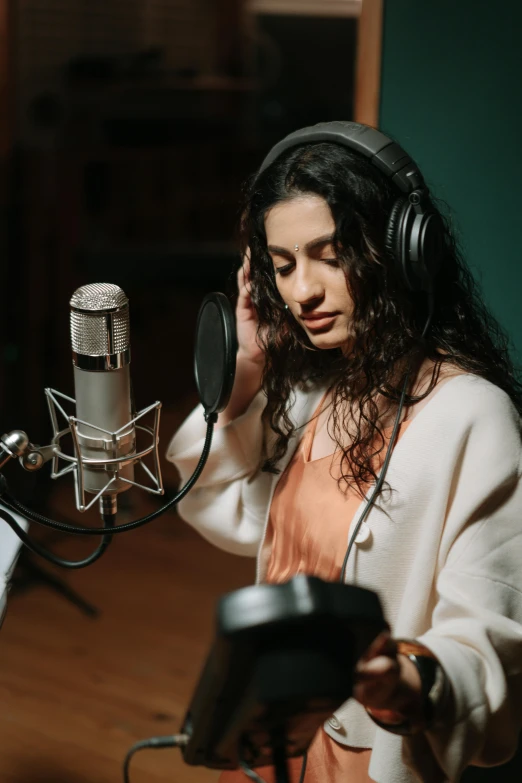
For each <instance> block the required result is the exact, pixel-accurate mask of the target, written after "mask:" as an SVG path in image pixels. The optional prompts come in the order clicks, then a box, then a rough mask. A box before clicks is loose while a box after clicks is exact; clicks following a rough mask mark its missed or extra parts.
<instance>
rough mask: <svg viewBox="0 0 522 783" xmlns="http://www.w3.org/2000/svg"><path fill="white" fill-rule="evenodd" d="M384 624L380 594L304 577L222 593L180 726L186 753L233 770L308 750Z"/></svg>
mask: <svg viewBox="0 0 522 783" xmlns="http://www.w3.org/2000/svg"><path fill="white" fill-rule="evenodd" d="M387 627H388V626H387V624H386V621H385V619H384V615H383V612H382V608H381V604H380V601H379V598H378V596H377V595H376V594H375V593H373V592H371V591H369V590H365V589H363V588H360V587H355V586H353V585H346V584H340V583H338V582H335V583H333V582H324V581H322V580H321V579H319V578H317V577H308V576H305V575H303V574H300V575H298V576H296V577H294V578H293V579H291V580H290V581H289V582H287V583H285V584H279V585H266V584H264V585H255V586H253V587H246V588H243V589H241V590H237V591H235V592H233V593H230V594H229V595H226V596H224V597H223V598H221V599H220V601H219V603H218V609H217V628H216V637H215V641H214V643H213V646H212V648H211V650H210V653H209V655H208V658H207V661H206V663H205V665H204V668H203V671H202V674H201V677H200V680H199V683H198V685H197V687H196V690H195V692H194V695H193V698H192V701H191V703H190V706H189V709H188V711H187V714H186V716H185V719H184V722H183V725H182V727H181V733H182V734H183V735H186V736H187V742H186V745H185V746H184V747H183V748H182V753H183V757H184V760H185V761H186V762H187V763H188V764H193V765H203V766H206V767H211V768H215V769H235V768H236V767H238V766H239V765H240V763H244V764H246V765H247V766H248V767H256V766H263V765H268V764H273V763H274V762H275V759H276V757H277V756H278V757H279V758H280V759H281V760H282V762H281V763H285V762H284V760H285V759H286V758H290V757H295V756H302V755H303V754H304V753H305V752H306V750H307V748H308V746H309V745H310V743H311V741H312V739H313V737H314V735H315V734H316V732H317V730H318V728H319V727H320V726H321V725H322V724H323V722H324V721H325V720H327V719H328V718H329V717H331V715H332V713H333V712H334V711H335V710H336V709H338V708H339V707H340V706H341V705H342V704H343V703H344V702H345V701H347V700H348V699H349V698H350V696H351V694H352V687H353V671H354V667H355V664H356V662H357V660H358V659H359V658H360V656H361V655H362V654H363V652H364V651H365V650H366V649H367V648H368V646H369V645H370V644H371V642H372V641H373V639H374V638H375V637H376V636H377V635H378V634H379V633H380V632H381V631H383V630H384V629H386V628H387Z"/></svg>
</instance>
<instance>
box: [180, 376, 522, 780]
mask: <svg viewBox="0 0 522 783" xmlns="http://www.w3.org/2000/svg"><path fill="white" fill-rule="evenodd" d="M323 393H324V390H322V389H321V390H318V391H314V392H309V393H303V392H296V393H295V404H294V405H293V408H292V416H293V419H294V421H295V423H296V425H297V426H298V427H301V429H299V430H298V431H297V432H296V434H295V435H294V438H293V440H292V441H291V443H290V447H289V449H288V451H287V453H286V455H285V457H284V459H283V460H282V461H281V464H280V468H281V470H283V469H284V467H285V466H286V465H287V464H288V462H289V460H290V458H291V456H292V454H293V453H294V451H295V448H296V445H297V442H298V439H299V437H300V436H301V435H302V432H303V428H302V425H304V424H305V423H306V422H307V421H308V420H309V419H310V416H311V415H312V414H313V412H314V410H315V409H316V407H317V405H318V404H319V401H320V399H321V396H322V394H323ZM264 403H265V400H264V397H263V395H262V394H261V393H260V394H259V395H258V396H257V397H256V398H255V400H254V401H253V403H252V404H251V406H250V407H249V409H248V410H247V411H246V413H244V414H243V415H242V416H240V417H238V418H237V419H236V420H235V421H233V422H231V423H230V424H228V425H227V426H226V427H224V428H222V429H218V430H217V431H216V433H215V435H214V442H213V445H212V449H211V453H210V457H209V460H208V463H207V465H206V467H205V470H204V471H203V474H202V476H201V477H200V479H199V481H198V483H197V484H196V486H195V488H194V489H193V490H192V491H191V492H190V493H189V494H188V495H187V497H186V498H185V499H184V500H183V501H182V503H181V504H180V507H179V511H180V514H181V516H182V517H183V519H185V520H186V521H187V522H189V523H190V524H191V525H193V526H194V527H195V528H196V529H197V530H198V531H199V532H200V533H201V534H202V535H203V536H204V537H205V538H206V539H208V540H209V541H210V542H212V543H213V544H215V545H216V546H218V547H221V548H222V549H225V550H226V551H228V552H232V553H235V554H239V555H250V556H256V555H257V558H258V569H257V579H258V580H261V581H262V580H263V578H264V575H265V573H266V566H267V562H268V558H269V555H270V552H269V551H267V546H263V543H264V538H265V531H266V527H267V522H268V515H269V510H270V503H271V499H272V495H273V492H274V489H275V486H276V484H277V481H278V479H279V475H280V474H279V475H273V474H269V473H263V472H261V471H260V469H259V465H260V459H261V454H262V449H263V439H264V437H265V435H268V437H270V436H271V433H264V432H263V427H262V424H261V412H262V410H263V406H264ZM205 431H206V425H205V422H204V419H203V413H202V409H201V408H200V407H198V408H196V410H195V411H193V413H192V414H191V415H190V416H189V417H188V419H187V420H186V421H185V422H184V424H183V425H182V426H181V428H180V429H179V431H178V432H177V433H176V435H175V436H174V438H173V440H172V442H171V444H170V446H169V449H168V453H167V457H168V459H169V460H171V461H172V462H174V463H175V465H176V466H177V468H178V470H179V471H180V474H181V478H182V481H183V482H184V481H185V480H186V479H187V478H188V477H189V476H190V475H191V474H192V472H193V470H194V467H195V465H196V463H197V460H198V459H199V456H200V454H201V450H202V445H203V439H204V435H205ZM521 471H522V445H521V425H520V419H519V416H518V414H517V412H516V410H515V408H514V406H513V404H512V403H511V401H510V399H509V398H508V396H507V395H506V394H505V393H504V392H503V391H501V390H500V389H498V388H497V387H496V386H494V385H492V384H491V383H488V382H487V381H484V380H483V379H481V378H478V377H476V376H472V375H460V376H456V377H454V378H452V379H450V380H449V381H447V382H446V383H445V384H444V385H443V386H441V388H440V389H439V390H438V391H437V392H436V393H435V394H434V396H433V398H432V399H431V400H430V401H429V402H428V403H427V404H426V405H425V406H424V408H423V409H421V411H420V412H419V413H418V414H417V416H415V418H414V419H413V421H412V422H411V423H410V425H409V427H408V429H407V430H406V431H405V432H404V434H403V436H402V437H401V439H400V441H399V443H398V444H397V446H396V448H395V450H394V453H393V456H392V459H391V461H390V466H389V469H388V474H387V483H388V484H389V485H390V486H391V488H392V490H393V491H392V492H388V493H385V494H384V495H383V496H381V498H380V501H379V504H378V506H377V507H374V508H373V509H372V511H371V512H370V514H369V516H368V518H367V524H368V526H369V528H370V531H371V536H370V537H369V539H367V541H366V542H365V543H364V544H363V543H361V544H360V545H359V546H356V547H354V549H353V550H352V553H351V555H350V561H349V563H348V569H347V581H348V582H351V583H355V584H358V585H361V586H362V587H367V588H369V589H372V590H374V591H376V592H377V593H378V594H379V596H380V598H381V601H382V604H383V608H384V611H385V615H386V618H387V620H388V622H389V623H390V626H391V628H392V632H393V634H394V636H396V637H406V638H416V639H419V640H420V641H422V643H423V644H425V645H426V646H427V647H428V648H429V649H431V650H432V651H433V652H434V653H435V655H436V656H437V657H438V659H439V660H440V662H441V664H442V665H443V667H444V670H445V672H446V674H447V676H448V677H449V680H450V682H451V685H452V689H453V694H454V712H453V715H452V716H451V720H449V721H448V723H447V725H445V726H444V727H442V728H438V729H437V731H431V732H426V733H425V734H420V735H417V736H415V737H408V738H402V737H399V736H397V735H394V734H391V733H389V732H386V731H384V730H382V729H379V728H376V727H375V725H374V724H373V723H372V721H371V720H370V719H369V718H368V717H367V715H366V713H365V711H364V709H363V708H362V707H361V705H359V704H358V703H357V702H356V701H355V700H353V699H351V700H350V701H348V702H347V703H346V704H345V705H343V706H342V707H341V709H339V710H338V711H337V712H336V714H335V716H333V718H332V720H331V721H328V722H327V723H326V724H325V730H326V731H327V732H328V734H329V735H330V736H332V737H333V738H334V739H335V740H337V741H338V742H340V743H342V744H347V745H351V746H355V747H372V748H373V751H372V756H371V763H370V770H369V774H370V777H371V778H372V779H374V780H375V781H377V783H411V782H412V781H414V780H417V779H418V780H421V781H423V783H432V782H433V783H439V781H446V780H450V781H457V780H459V778H460V775H461V773H462V771H463V769H464V768H465V767H466V766H467V765H468V764H470V763H472V762H473V763H475V764H479V765H485V766H490V765H494V764H501V763H503V762H504V761H507V760H508V759H509V758H510V757H511V756H512V755H513V753H514V752H515V750H516V745H517V739H518V732H519V730H520V726H521V724H522V482H521V481H520V475H521ZM364 505H365V503H362V504H361V506H360V508H359V510H358V512H357V513H356V515H355V517H354V520H355V519H357V518H358V517H359V515H360V513H361V511H362V509H363V508H364ZM351 522H352V520H349V519H346V520H343V519H340V520H339V524H342V525H345V527H346V535H347V540H348V531H349V528H350V523H351Z"/></svg>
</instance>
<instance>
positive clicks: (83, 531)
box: [2, 415, 217, 543]
mask: <svg viewBox="0 0 522 783" xmlns="http://www.w3.org/2000/svg"><path fill="white" fill-rule="evenodd" d="M216 420H217V415H212V416H209V417H208V419H207V432H206V436H205V444H204V446H203V451H202V453H201V457H200V459H199V462H198V464H197V466H196V469H195V470H194V473H193V474H192V476H191V477H190V478H189V480H188V481H187V483H186V484H185V486H184V487H183V488H182V489H181V490H180V491H179V492H178V494H177V495H175V496H174V497H173V498H172V499H171V500H169V501H168V503H166V504H165V505H164V506H162V507H161V508H159V509H157V510H156V511H153V512H152V513H151V514H149V515H148V516H146V517H143V518H142V519H137V520H136V521H134V522H127V523H126V524H124V525H115V526H114V527H113V528H112V531H111V535H114V534H115V533H124V532H125V531H127V530H134V529H135V528H137V527H141V526H142V525H146V524H148V523H149V522H152V521H153V520H154V519H156V518H157V517H159V516H160V515H161V514H163V513H164V512H165V511H167V510H168V509H169V508H171V507H172V506H174V505H175V504H176V503H179V502H180V500H183V498H184V497H185V495H186V494H187V493H188V492H189V491H190V490H191V489H192V487H193V486H194V484H195V483H196V481H197V480H198V478H199V477H200V475H201V472H202V470H203V468H204V467H205V463H206V461H207V459H208V454H209V451H210V446H211V445H212V435H213V432H214V424H215V422H216ZM2 503H5V505H6V506H8V507H9V508H10V509H11V510H12V511H16V512H17V513H19V514H22V516H24V517H26V518H27V519H30V520H31V522H37V523H38V524H39V525H43V526H44V527H50V528H52V529H53V530H60V531H61V532H62V533H72V534H73V535H80V536H99V535H100V534H104V533H105V528H104V527H102V528H100V527H77V526H74V525H68V524H66V523H65V522H54V521H53V520H52V519H48V518H47V517H45V516H43V515H42V514H38V513H37V512H36V511H32V510H31V509H29V508H27V506H24V505H23V503H20V502H19V501H18V500H16V498H13V497H12V496H11V495H9V493H5V494H3V495H2ZM13 529H14V528H13ZM15 533H16V534H17V535H18V531H17V530H15ZM22 540H23V539H22ZM24 543H25V542H24Z"/></svg>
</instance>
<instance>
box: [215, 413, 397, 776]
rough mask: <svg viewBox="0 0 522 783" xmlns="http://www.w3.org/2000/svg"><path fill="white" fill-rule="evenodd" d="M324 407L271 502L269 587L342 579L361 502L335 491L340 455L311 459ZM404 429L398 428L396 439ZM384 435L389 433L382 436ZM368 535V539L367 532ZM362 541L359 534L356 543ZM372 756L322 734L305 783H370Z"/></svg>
mask: <svg viewBox="0 0 522 783" xmlns="http://www.w3.org/2000/svg"><path fill="white" fill-rule="evenodd" d="M323 402H324V400H322V401H321V404H320V405H319V408H318V410H317V411H316V413H315V415H314V417H313V418H312V420H311V422H310V423H309V424H308V427H307V429H306V431H305V434H304V436H303V438H302V439H301V442H300V444H299V446H298V448H297V449H296V452H295V454H294V456H293V457H292V459H291V461H290V463H289V465H288V467H287V468H286V470H285V472H284V473H283V475H282V476H281V478H280V479H279V482H278V484H277V487H276V490H275V493H274V497H273V499H272V505H271V508H270V518H269V522H268V530H267V538H266V542H267V543H268V544H270V546H271V555H270V560H269V564H268V572H267V577H266V581H267V582H268V583H271V584H275V583H281V582H286V581H288V580H289V579H291V578H292V577H293V576H295V575H296V574H298V573H305V574H308V575H310V576H318V577H320V578H321V579H324V580H325V581H331V582H334V581H339V579H340V576H341V569H342V564H343V560H344V557H345V554H346V549H347V547H348V541H349V537H350V536H351V532H352V531H351V530H350V528H351V526H352V520H353V519H354V514H355V512H356V511H357V509H358V508H359V506H360V504H361V498H360V496H359V495H358V494H357V492H356V491H355V490H353V489H351V488H350V489H348V491H344V490H343V489H342V485H341V489H340V488H339V485H338V483H337V477H338V476H339V470H340V458H341V453H340V452H336V453H335V454H333V455H331V454H330V455H329V456H326V457H322V458H319V459H314V460H311V459H310V456H311V453H312V444H313V441H314V436H315V430H316V426H317V419H318V414H319V412H320V410H321V408H322V405H323ZM407 424H408V422H405V423H404V424H403V425H402V426H401V430H400V434H402V433H403V432H404V430H405V429H406V427H407ZM387 434H388V435H389V434H391V430H387V431H386V432H385V433H384V435H385V436H386V435H387ZM382 453H384V452H382ZM382 453H381V455H382ZM368 534H369V535H371V533H370V531H369V530H366V535H368ZM364 537H365V535H364V533H363V534H362V536H361V534H360V535H359V536H358V539H359V538H361V539H364ZM352 551H353V550H352ZM370 754H371V748H352V747H349V746H346V745H340V744H339V743H337V742H335V740H333V739H332V738H331V737H329V736H328V735H327V734H326V732H325V731H323V730H322V729H321V730H319V731H318V732H317V734H316V736H315V739H314V741H313V742H312V744H311V746H310V748H309V750H308V761H307V765H306V775H305V778H304V783H326V781H328V783H371V778H370V777H369V776H368V766H369V763H370ZM301 765H302V759H300V758H298V759H290V761H289V768H290V779H291V783H298V781H299V780H300V774H301ZM256 772H257V774H258V775H260V776H261V778H262V779H263V780H264V781H266V783H275V779H274V773H273V769H272V767H262V768H257V769H256ZM245 780H247V777H246V775H245V773H244V772H242V771H240V770H237V771H233V772H232V771H227V772H224V773H223V774H222V775H221V777H220V778H219V783H243V781H245Z"/></svg>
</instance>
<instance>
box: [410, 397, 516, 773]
mask: <svg viewBox="0 0 522 783" xmlns="http://www.w3.org/2000/svg"><path fill="white" fill-rule="evenodd" d="M483 393H486V392H484V390H483ZM486 395H487V396H491V398H490V399H488V400H482V402H481V405H480V406H479V411H480V412H481V415H480V416H478V415H477V416H476V417H475V420H474V421H473V423H472V424H471V425H470V426H469V428H468V431H467V433H466V437H465V439H464V440H463V442H462V447H461V453H460V458H459V461H458V465H457V470H456V471H455V474H454V476H453V491H452V494H451V496H450V497H449V499H448V510H447V516H446V520H445V527H444V533H443V536H442V540H441V545H440V552H439V564H440V565H439V573H438V577H437V583H436V590H437V602H436V605H435V607H434V610H433V615H432V620H431V627H430V628H429V630H428V631H427V632H426V633H425V634H423V635H422V636H421V637H419V641H421V642H422V643H423V644H425V645H426V646H427V647H428V648H429V649H431V650H432V652H433V653H435V655H436V656H437V657H438V659H439V661H440V662H441V664H442V666H443V668H444V670H445V672H446V675H447V677H448V678H449V681H450V684H451V690H452V700H451V701H452V703H451V707H450V712H451V715H448V716H447V718H448V720H447V721H446V722H445V723H442V722H441V725H439V726H438V727H436V728H434V729H433V730H432V731H430V732H426V733H425V734H423V735H417V736H414V737H411V738H407V739H405V740H404V745H403V752H404V755H405V760H406V761H407V763H408V764H409V766H411V767H412V768H413V769H414V770H415V771H416V773H417V774H418V775H419V776H420V779H421V780H423V781H434V783H435V781H437V783H438V781H446V780H450V781H457V780H459V779H460V775H461V773H462V771H463V770H464V768H465V767H466V766H468V765H470V764H473V765H477V766H494V765H497V764H502V763H504V762H506V761H508V760H509V759H510V758H511V757H512V756H513V755H514V753H515V752H516V748H517V742H518V737H519V732H520V730H521V727H522V481H521V474H522V454H521V452H522V449H521V438H520V420H519V417H518V414H517V412H516V411H515V409H514V407H513V406H512V405H511V403H510V401H509V400H508V398H507V396H506V395H504V394H503V393H502V392H500V391H499V390H498V389H495V390H494V392H487V393H486ZM470 404H471V405H473V404H474V401H473V400H471V403H470ZM484 404H485V407H484ZM433 762H435V764H434V763H433ZM434 769H438V770H439V771H440V774H438V773H435V774H434Z"/></svg>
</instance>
